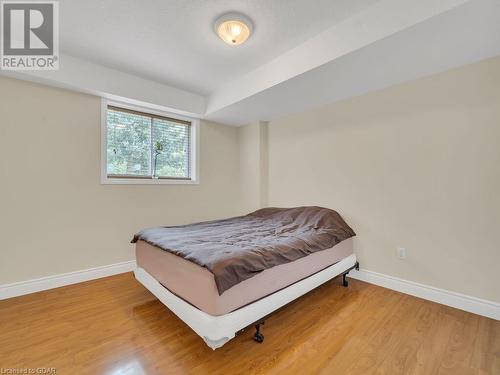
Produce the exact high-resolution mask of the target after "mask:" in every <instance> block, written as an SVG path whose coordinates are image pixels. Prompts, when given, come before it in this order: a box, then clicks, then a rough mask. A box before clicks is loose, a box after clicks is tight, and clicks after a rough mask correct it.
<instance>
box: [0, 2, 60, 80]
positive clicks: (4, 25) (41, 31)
mask: <svg viewBox="0 0 500 375" xmlns="http://www.w3.org/2000/svg"><path fill="white" fill-rule="evenodd" d="M58 6H59V4H58V2H57V1H36V2H33V1H32V2H24V1H0V19H1V43H2V45H1V48H0V69H4V70H57V69H59V19H58V16H59V7H58Z"/></svg>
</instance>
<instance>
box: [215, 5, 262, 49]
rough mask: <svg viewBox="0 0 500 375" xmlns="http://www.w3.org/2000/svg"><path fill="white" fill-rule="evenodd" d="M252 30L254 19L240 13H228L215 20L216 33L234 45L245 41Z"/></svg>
mask: <svg viewBox="0 0 500 375" xmlns="http://www.w3.org/2000/svg"><path fill="white" fill-rule="evenodd" d="M252 31H253V25H252V21H250V19H249V18H248V17H246V16H244V15H243V14H240V13H226V14H224V15H223V16H221V17H219V18H218V19H217V21H215V32H216V34H217V35H218V36H219V37H220V38H221V39H222V40H223V41H224V42H226V43H227V44H230V45H232V46H237V45H239V44H242V43H244V42H245V41H246V40H247V39H248V38H249V37H250V35H251V34H252Z"/></svg>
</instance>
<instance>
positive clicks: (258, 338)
mask: <svg viewBox="0 0 500 375" xmlns="http://www.w3.org/2000/svg"><path fill="white" fill-rule="evenodd" d="M261 325H264V322H263V321H262V322H260V323H258V324H256V325H255V334H254V335H253V339H254V340H255V341H257V342H258V343H259V344H261V343H262V342H264V335H263V334H262V333H261V332H260V326H261Z"/></svg>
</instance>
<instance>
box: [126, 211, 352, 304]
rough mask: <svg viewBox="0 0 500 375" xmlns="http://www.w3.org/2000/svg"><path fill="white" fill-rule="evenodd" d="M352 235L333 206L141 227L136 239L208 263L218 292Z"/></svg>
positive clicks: (326, 247) (256, 212)
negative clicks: (147, 227)
mask: <svg viewBox="0 0 500 375" xmlns="http://www.w3.org/2000/svg"><path fill="white" fill-rule="evenodd" d="M352 236H355V233H354V231H353V230H352V229H351V228H350V227H349V226H348V225H347V224H346V223H345V221H344V220H343V219H342V217H341V216H340V215H339V214H338V213H337V212H336V211H333V210H330V209H328V208H322V207H297V208H264V209H261V210H258V211H255V212H252V213H250V214H248V215H246V216H239V217H234V218H231V219H225V220H215V221H208V222H203V223H196V224H189V225H181V226H175V227H157V228H149V229H144V230H142V231H140V232H139V233H137V234H136V235H135V236H134V238H133V240H132V242H133V243H135V242H137V241H138V240H143V241H146V242H147V243H149V244H151V245H153V246H156V247H159V248H160V249H163V250H165V251H168V252H170V253H172V254H175V255H178V256H180V257H183V258H184V259H187V260H189V261H191V262H194V263H196V264H198V265H200V266H202V267H205V268H207V269H208V270H209V271H210V272H212V273H213V274H214V278H215V283H216V285H217V289H218V291H219V294H222V293H223V292H224V291H226V290H228V289H229V288H231V287H232V286H234V285H236V284H238V283H239V282H241V281H243V280H246V279H249V278H251V277H252V276H254V275H256V274H257V273H259V272H261V271H263V270H265V269H267V268H271V267H274V266H278V265H280V264H283V263H288V262H292V261H294V260H297V259H299V258H302V257H305V256H307V255H309V254H311V253H314V252H315V251H320V250H325V249H328V248H330V247H332V246H334V245H336V244H338V243H339V242H341V241H343V240H345V239H347V238H350V237H352Z"/></svg>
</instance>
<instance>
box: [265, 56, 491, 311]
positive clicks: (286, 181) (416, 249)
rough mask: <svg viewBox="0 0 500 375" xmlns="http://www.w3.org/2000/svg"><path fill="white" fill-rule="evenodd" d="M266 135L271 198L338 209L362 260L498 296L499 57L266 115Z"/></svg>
mask: <svg viewBox="0 0 500 375" xmlns="http://www.w3.org/2000/svg"><path fill="white" fill-rule="evenodd" d="M268 142H269V204H270V205H273V206H297V205H321V206H326V207H331V208H334V209H336V210H338V211H339V212H340V213H341V214H342V215H343V216H344V217H345V218H346V220H347V221H348V222H349V223H350V224H351V225H352V226H353V228H354V229H355V230H356V232H357V234H358V236H357V239H356V242H355V250H356V252H357V254H358V256H359V259H360V261H361V265H362V268H365V269H368V270H372V271H376V272H381V273H384V274H387V275H393V276H396V277H401V278H403V279H407V280H412V281H416V282H420V283H423V284H427V285H432V286H435V287H439V288H444V289H448V290H452V291H457V292H462V293H465V294H468V295H472V296H476V297H480V298H485V299H489V300H493V301H497V302H498V301H500V273H499V270H498V267H499V265H500V240H499V229H500V58H496V59H491V60H487V61H483V62H481V63H477V64H474V65H470V66H466V67H462V68H459V69H455V70H452V71H449V72H446V73H443V74H438V75H435V76H432V77H429V78H425V79H420V80H417V81H415V82H411V83H407V84H403V85H400V86H397V87H393V88H389V89H386V90H383V91H380V92H375V93H370V94H367V95H364V96H361V97H358V98H355V99H352V100H348V101H344V102H340V103H337V104H332V105H329V106H326V107H323V108H320V109H317V110H312V111H308V112H305V113H301V114H297V115H293V116H289V117H287V118H282V119H279V120H277V121H272V122H271V123H270V125H269V140H268ZM397 247H405V248H407V251H408V258H407V259H406V260H404V261H402V260H398V259H397V258H396V248H397Z"/></svg>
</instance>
